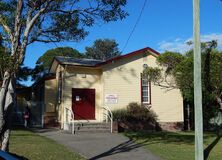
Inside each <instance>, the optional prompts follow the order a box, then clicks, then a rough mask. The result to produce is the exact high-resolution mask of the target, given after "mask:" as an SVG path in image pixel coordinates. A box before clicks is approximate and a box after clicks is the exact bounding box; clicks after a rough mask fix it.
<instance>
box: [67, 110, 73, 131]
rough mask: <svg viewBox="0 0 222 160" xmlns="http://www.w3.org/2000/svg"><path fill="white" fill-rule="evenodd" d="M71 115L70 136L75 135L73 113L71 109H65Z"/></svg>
mask: <svg viewBox="0 0 222 160" xmlns="http://www.w3.org/2000/svg"><path fill="white" fill-rule="evenodd" d="M66 109H67V110H68V111H69V112H70V113H71V117H72V118H71V121H70V122H71V124H72V134H75V121H74V113H73V111H72V110H71V109H69V108H66Z"/></svg>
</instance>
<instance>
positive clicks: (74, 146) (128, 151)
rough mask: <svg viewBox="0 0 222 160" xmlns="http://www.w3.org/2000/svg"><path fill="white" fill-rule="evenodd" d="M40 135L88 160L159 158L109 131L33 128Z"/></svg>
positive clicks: (146, 159)
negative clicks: (72, 132)
mask: <svg viewBox="0 0 222 160" xmlns="http://www.w3.org/2000/svg"><path fill="white" fill-rule="evenodd" d="M34 131H35V132H37V133H38V134H40V135H41V136H45V137H48V138H50V139H52V140H54V141H56V142H58V143H59V144H62V145H64V146H66V147H68V148H70V149H71V150H73V151H75V152H78V153H80V154H81V155H82V156H83V157H85V158H87V159H89V160H97V159H98V160H115V159H116V160H160V158H158V157H157V156H154V155H153V154H151V153H150V152H149V151H147V150H145V149H144V148H142V145H139V144H135V143H134V142H133V141H132V140H130V139H128V138H127V137H124V136H122V135H119V134H115V133H113V134H111V133H88V132H87V133H77V134H75V135H72V134H67V133H63V132H62V131H61V130H56V129H35V130H34Z"/></svg>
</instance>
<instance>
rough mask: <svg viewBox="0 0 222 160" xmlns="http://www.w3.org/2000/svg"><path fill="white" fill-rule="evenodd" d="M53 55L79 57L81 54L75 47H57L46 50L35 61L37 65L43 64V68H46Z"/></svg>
mask: <svg viewBox="0 0 222 160" xmlns="http://www.w3.org/2000/svg"><path fill="white" fill-rule="evenodd" d="M55 56H64V57H74V58H81V57H82V55H81V53H80V52H79V51H77V50H76V49H73V48H71V47H58V48H55V49H50V50H48V51H46V52H45V53H44V54H43V55H42V56H41V57H40V58H39V59H38V60H37V62H36V64H37V65H41V66H43V68H44V69H48V68H49V67H50V65H51V63H52V60H53V58H54V57H55Z"/></svg>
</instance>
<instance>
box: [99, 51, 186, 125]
mask: <svg viewBox="0 0 222 160" xmlns="http://www.w3.org/2000/svg"><path fill="white" fill-rule="evenodd" d="M143 64H147V65H148V66H150V67H155V66H157V64H156V57H155V56H154V54H147V53H144V54H137V55H134V56H131V57H127V58H124V59H120V60H117V61H116V62H115V61H114V62H112V63H110V64H107V65H105V66H104V67H103V78H102V79H103V83H104V88H103V94H104V96H105V95H106V94H117V96H118V103H116V104H105V100H103V105H107V106H109V107H110V109H112V110H116V109H120V108H125V107H126V106H127V105H128V104H129V103H130V102H138V103H141V80H140V75H141V73H142V71H143ZM151 108H152V109H153V110H154V111H155V112H156V113H157V115H158V119H159V121H160V122H182V121H183V99H182V97H181V94H180V92H179V90H170V91H166V90H165V89H161V88H160V87H158V86H154V85H151Z"/></svg>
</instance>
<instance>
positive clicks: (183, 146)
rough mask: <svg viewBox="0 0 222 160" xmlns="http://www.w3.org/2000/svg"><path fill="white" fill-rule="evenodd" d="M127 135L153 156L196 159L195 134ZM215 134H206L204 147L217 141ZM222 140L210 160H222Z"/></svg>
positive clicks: (143, 133) (171, 159) (168, 159)
mask: <svg viewBox="0 0 222 160" xmlns="http://www.w3.org/2000/svg"><path fill="white" fill-rule="evenodd" d="M125 135H126V136H127V137H129V138H131V139H133V140H135V141H136V142H137V143H139V144H141V145H143V146H144V147H145V148H146V149H148V150H150V151H151V152H152V153H153V154H155V155H158V156H159V157H161V158H162V159H163V160H192V159H194V133H193V132H189V133H188V132H178V133H171V132H157V133H147V132H129V133H125ZM215 138H216V136H215V135H214V134H210V133H209V134H204V145H205V147H207V146H208V145H209V144H211V143H212V142H213V141H214V140H215ZM221 148H222V138H221V139H220V140H219V141H218V143H217V144H216V146H214V148H213V149H212V150H211V152H210V154H209V157H208V160H221V157H222V151H221Z"/></svg>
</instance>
